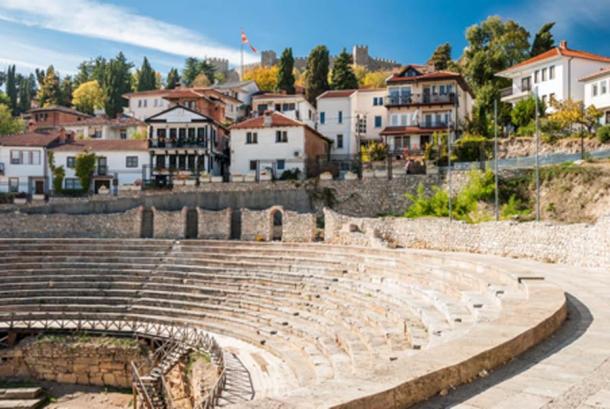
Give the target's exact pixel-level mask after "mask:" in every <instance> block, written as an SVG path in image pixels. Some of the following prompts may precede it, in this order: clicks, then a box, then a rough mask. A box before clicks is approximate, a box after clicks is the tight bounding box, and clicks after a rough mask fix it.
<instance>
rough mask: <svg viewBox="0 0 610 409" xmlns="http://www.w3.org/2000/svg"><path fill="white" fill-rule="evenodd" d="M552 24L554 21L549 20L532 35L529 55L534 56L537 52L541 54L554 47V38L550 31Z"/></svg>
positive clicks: (553, 24)
mask: <svg viewBox="0 0 610 409" xmlns="http://www.w3.org/2000/svg"><path fill="white" fill-rule="evenodd" d="M554 26H555V22H551V23H546V24H544V25H543V26H542V27H540V30H538V32H537V33H536V36H535V37H534V41H533V42H532V49H531V51H530V56H532V57H535V56H537V55H538V54H542V53H543V52H545V51H548V50H550V49H551V48H553V47H555V39H554V38H553V33H551V30H552V29H553V27H554Z"/></svg>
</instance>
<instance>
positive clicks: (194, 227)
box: [184, 209, 199, 239]
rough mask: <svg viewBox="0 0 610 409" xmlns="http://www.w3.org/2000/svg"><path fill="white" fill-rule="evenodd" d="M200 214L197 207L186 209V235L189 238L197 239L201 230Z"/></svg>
mask: <svg viewBox="0 0 610 409" xmlns="http://www.w3.org/2000/svg"><path fill="white" fill-rule="evenodd" d="M198 224H199V214H198V213H197V209H188V210H187V211H186V226H185V229H186V230H185V231H184V237H185V238H187V239H196V238H197V234H198V231H199V226H198Z"/></svg>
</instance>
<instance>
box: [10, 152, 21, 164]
mask: <svg viewBox="0 0 610 409" xmlns="http://www.w3.org/2000/svg"><path fill="white" fill-rule="evenodd" d="M11 165H21V151H11Z"/></svg>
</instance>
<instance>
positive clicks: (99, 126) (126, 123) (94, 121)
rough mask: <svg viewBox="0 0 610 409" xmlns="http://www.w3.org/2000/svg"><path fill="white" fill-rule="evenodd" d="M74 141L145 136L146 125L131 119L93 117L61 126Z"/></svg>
mask: <svg viewBox="0 0 610 409" xmlns="http://www.w3.org/2000/svg"><path fill="white" fill-rule="evenodd" d="M63 127H64V128H65V129H66V131H69V132H72V133H74V135H75V138H76V139H114V140H117V139H133V138H134V136H136V135H137V134H140V135H143V136H144V137H145V136H146V124H145V123H144V122H142V121H140V120H138V119H136V118H132V117H118V118H114V119H111V118H107V117H101V116H97V117H93V118H87V119H82V120H80V121H77V122H68V123H66V124H64V125H63Z"/></svg>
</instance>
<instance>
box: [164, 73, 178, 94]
mask: <svg viewBox="0 0 610 409" xmlns="http://www.w3.org/2000/svg"><path fill="white" fill-rule="evenodd" d="M179 83H180V74H178V70H177V69H176V68H171V69H170V70H169V72H168V73H167V80H166V81H165V88H166V89H174V88H176V87H177V86H178V84H179Z"/></svg>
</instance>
